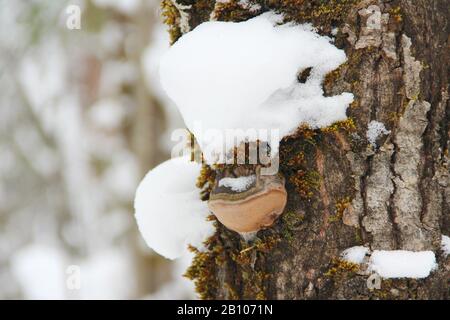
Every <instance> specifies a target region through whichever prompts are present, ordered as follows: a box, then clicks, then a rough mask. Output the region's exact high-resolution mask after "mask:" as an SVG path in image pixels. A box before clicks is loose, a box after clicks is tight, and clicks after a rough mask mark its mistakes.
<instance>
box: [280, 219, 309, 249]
mask: <svg viewBox="0 0 450 320" xmlns="http://www.w3.org/2000/svg"><path fill="white" fill-rule="evenodd" d="M280 219H281V231H280V233H281V235H282V237H283V239H285V240H286V241H287V242H288V243H292V242H293V240H294V239H295V232H296V229H297V227H298V225H299V224H301V223H302V222H303V221H304V220H305V215H304V214H302V213H297V212H295V211H288V212H285V213H283V215H282V216H281V218H280Z"/></svg>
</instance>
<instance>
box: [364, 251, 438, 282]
mask: <svg viewBox="0 0 450 320" xmlns="http://www.w3.org/2000/svg"><path fill="white" fill-rule="evenodd" d="M436 267H437V264H436V258H435V256H434V253H433V251H417V252H414V251H404V250H392V251H385V250H375V251H374V252H373V253H372V255H371V257H370V265H369V270H371V271H374V272H376V273H378V274H379V275H380V276H382V277H383V278H426V277H428V276H429V275H430V273H431V271H433V270H434V269H435V268H436Z"/></svg>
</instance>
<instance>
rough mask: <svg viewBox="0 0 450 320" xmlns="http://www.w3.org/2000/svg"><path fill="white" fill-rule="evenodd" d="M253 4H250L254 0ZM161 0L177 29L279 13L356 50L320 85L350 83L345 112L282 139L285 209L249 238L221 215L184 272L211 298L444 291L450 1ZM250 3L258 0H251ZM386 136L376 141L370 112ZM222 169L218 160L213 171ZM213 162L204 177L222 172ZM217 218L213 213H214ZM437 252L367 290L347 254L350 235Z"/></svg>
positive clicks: (426, 295) (342, 87)
mask: <svg viewBox="0 0 450 320" xmlns="http://www.w3.org/2000/svg"><path fill="white" fill-rule="evenodd" d="M250 2H252V1H250ZM252 3H254V4H259V5H260V6H259V8H258V7H252V8H250V7H248V6H245V5H242V4H240V3H239V1H235V0H232V1H230V2H227V3H215V1H206V0H200V1H182V0H178V1H177V2H175V0H173V1H169V0H164V1H163V15H164V16H165V18H166V23H168V24H169V27H170V33H171V36H172V40H173V41H175V40H176V39H177V38H178V37H179V36H181V34H182V33H184V32H188V31H189V30H192V29H193V28H194V27H195V26H196V25H198V24H199V23H201V22H203V21H207V20H210V19H217V20H224V21H243V20H246V19H249V18H251V17H253V16H256V15H258V14H260V13H261V12H264V11H268V10H274V11H277V12H281V13H283V14H284V16H285V19H286V21H295V22H299V23H304V22H309V23H312V24H313V25H314V26H315V27H317V28H318V31H319V32H320V33H322V34H325V35H331V32H332V30H333V29H334V28H338V33H337V35H336V36H335V45H336V46H338V47H339V48H343V49H344V50H345V51H346V54H347V58H348V61H347V62H346V63H345V64H343V65H342V66H341V67H340V68H339V69H337V70H335V71H334V72H332V73H330V74H329V75H328V76H327V78H326V80H325V82H324V85H323V86H324V90H325V93H326V94H329V95H333V94H338V93H341V92H343V91H348V92H352V93H353V94H354V95H355V102H354V103H353V104H352V105H351V106H350V107H349V109H348V110H347V116H348V120H347V121H344V122H341V123H336V124H334V125H332V126H330V127H328V128H325V129H322V130H310V129H308V128H305V127H300V128H299V129H298V132H297V133H296V134H295V135H293V136H290V137H286V138H285V139H284V140H283V141H282V144H281V146H280V170H281V172H282V173H283V175H284V176H285V178H286V189H287V191H288V203H287V206H286V209H285V211H284V213H283V215H282V216H281V217H280V218H279V219H278V221H277V222H276V223H275V224H274V225H273V226H272V227H270V228H268V229H266V230H263V231H260V232H259V233H258V235H257V239H256V240H255V241H253V242H250V243H246V242H245V241H243V240H242V239H241V238H240V236H239V235H238V234H236V233H234V232H232V231H229V230H227V229H226V228H224V227H223V226H222V225H221V224H220V223H218V222H217V221H216V224H217V232H216V234H215V235H214V236H213V237H212V238H210V239H208V240H207V247H208V248H209V251H207V252H198V251H196V250H195V249H194V248H192V250H194V251H196V252H197V254H196V257H195V259H194V261H193V265H192V266H191V267H190V268H189V270H188V271H187V276H188V277H189V278H191V279H193V280H194V281H195V283H196V286H197V290H198V292H199V294H200V297H201V298H204V299H219V298H220V299H238V298H239V299H317V298H320V299H336V298H337V299H431V298H433V299H448V298H449V295H450V294H449V282H448V281H449V279H450V258H449V257H445V256H444V255H443V253H442V251H441V250H440V240H441V234H444V235H449V234H450V213H449V199H450V193H449V190H450V188H449V179H448V175H449V172H448V141H449V132H448V131H449V127H448V123H449V119H450V112H449V108H448V106H449V102H448V70H449V68H448V67H449V61H450V57H449V50H448V48H449V45H450V43H449V42H450V39H449V38H448V34H449V17H450V13H449V6H448V1H445V0H417V1H407V0H393V1H388V0H384V1H382V0H363V1H356V0H349V1H345V0H343V1H335V0H331V1H327V2H325V1H319V0H313V1H304V0H284V1H283V0H279V1H275V0H267V1H253V2H252ZM255 8H256V9H255ZM372 120H376V121H379V122H382V123H383V124H384V125H385V126H386V128H387V130H389V131H390V133H389V134H387V135H383V136H381V137H380V138H379V139H377V141H376V142H377V143H376V146H371V145H370V144H369V143H368V140H367V138H366V132H367V127H368V123H369V122H370V121H372ZM215 169H216V170H220V169H221V168H220V167H217V168H215ZM214 175H215V173H214V170H213V169H211V168H205V169H204V170H203V173H202V176H201V177H200V180H199V186H201V187H204V188H205V190H206V191H205V193H204V196H205V199H207V196H208V195H207V190H208V186H209V187H210V186H211V185H212V184H213V182H214ZM212 219H214V218H213V217H212ZM356 245H365V246H368V247H370V249H371V250H378V249H386V250H396V249H404V250H413V251H418V250H432V251H434V252H435V253H436V258H437V262H438V265H439V268H438V269H437V270H435V271H434V272H433V273H432V274H431V275H430V276H429V277H427V278H425V279H421V280H418V279H382V282H381V288H379V289H369V288H368V286H367V279H368V277H369V274H368V273H367V272H366V271H365V270H364V265H355V264H352V263H349V262H345V261H343V260H341V259H339V255H340V253H341V252H342V251H343V250H344V249H346V248H348V247H352V246H356Z"/></svg>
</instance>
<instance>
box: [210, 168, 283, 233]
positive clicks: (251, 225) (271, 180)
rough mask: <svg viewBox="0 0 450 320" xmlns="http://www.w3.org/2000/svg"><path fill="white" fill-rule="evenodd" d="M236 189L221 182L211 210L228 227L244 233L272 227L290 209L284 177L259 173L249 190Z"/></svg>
mask: <svg viewBox="0 0 450 320" xmlns="http://www.w3.org/2000/svg"><path fill="white" fill-rule="evenodd" d="M236 179H239V178H236ZM235 190H236V189H235ZM235 190H233V188H230V187H225V186H223V184H221V183H220V179H219V180H218V181H217V182H216V184H215V186H214V188H213V190H212V192H211V194H210V198H209V201H208V207H209V209H210V210H211V211H212V212H213V213H214V215H215V216H216V217H217V219H218V220H219V221H220V222H221V223H222V224H223V225H224V226H225V227H227V228H228V229H230V230H233V231H236V232H239V233H241V234H245V233H250V232H256V231H258V230H260V229H264V228H266V227H269V226H271V225H272V224H273V222H274V221H275V220H276V219H277V218H278V217H279V216H280V215H281V213H282V212H283V210H284V207H285V206H286V201H287V192H286V189H285V186H284V177H282V176H281V175H280V174H275V175H261V174H260V172H259V170H258V171H257V174H256V179H255V181H254V182H253V183H252V184H251V185H250V186H249V187H248V189H246V190H244V191H241V190H239V191H238V192H236V191H235Z"/></svg>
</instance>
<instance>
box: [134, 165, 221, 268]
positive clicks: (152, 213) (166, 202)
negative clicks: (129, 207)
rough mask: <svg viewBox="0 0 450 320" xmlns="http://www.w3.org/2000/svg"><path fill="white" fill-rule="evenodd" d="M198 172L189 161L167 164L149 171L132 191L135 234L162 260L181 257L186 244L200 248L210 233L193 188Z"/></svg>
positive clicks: (211, 229) (205, 210)
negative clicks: (138, 233) (135, 223)
mask: <svg viewBox="0 0 450 320" xmlns="http://www.w3.org/2000/svg"><path fill="white" fill-rule="evenodd" d="M200 168H201V165H200V164H198V163H195V162H190V161H189V157H180V158H174V159H171V160H168V161H166V162H164V163H162V164H160V165H159V166H157V167H156V168H154V169H152V170H151V171H150V172H149V173H148V174H147V175H146V176H145V178H144V180H142V182H141V184H140V185H139V187H138V189H137V191H136V198H135V202H134V208H135V212H136V213H135V216H136V220H137V224H138V226H139V230H140V232H141V234H142V236H143V237H144V239H145V241H146V242H147V244H148V246H149V247H150V248H152V249H153V250H155V251H156V252H157V253H159V254H161V255H163V256H165V257H166V258H169V259H175V258H178V257H181V256H182V255H183V254H185V252H186V248H187V246H188V245H189V244H191V245H193V246H195V247H198V248H201V247H202V243H203V241H204V240H205V239H206V238H207V237H208V236H210V235H212V234H213V232H214V227H213V225H212V222H209V221H207V220H206V217H207V216H208V214H209V211H208V207H207V204H206V202H203V201H201V199H200V193H199V190H198V189H197V188H196V187H195V182H196V179H197V177H198V176H199V172H200Z"/></svg>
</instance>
